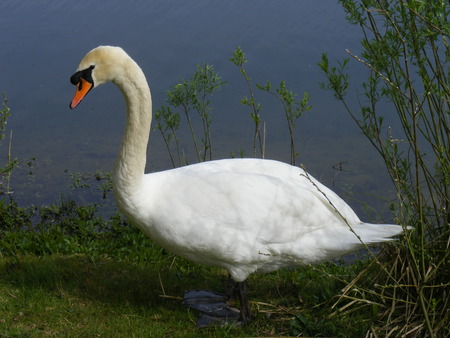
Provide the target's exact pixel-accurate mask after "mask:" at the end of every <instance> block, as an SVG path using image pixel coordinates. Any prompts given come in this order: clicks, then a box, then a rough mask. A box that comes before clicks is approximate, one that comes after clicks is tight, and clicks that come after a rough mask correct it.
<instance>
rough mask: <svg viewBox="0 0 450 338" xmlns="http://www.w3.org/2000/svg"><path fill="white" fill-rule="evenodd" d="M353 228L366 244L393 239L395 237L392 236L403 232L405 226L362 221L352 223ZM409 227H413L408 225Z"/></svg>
mask: <svg viewBox="0 0 450 338" xmlns="http://www.w3.org/2000/svg"><path fill="white" fill-rule="evenodd" d="M352 229H353V231H354V232H355V233H356V234H357V235H358V236H359V237H360V240H361V241H362V242H363V243H365V244H374V243H380V242H386V241H392V240H393V239H394V238H392V237H394V236H397V235H400V234H402V233H403V227H402V226H401V225H397V224H371V223H361V224H356V225H352ZM407 229H411V227H407Z"/></svg>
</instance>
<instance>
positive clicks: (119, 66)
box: [70, 46, 402, 322]
mask: <svg viewBox="0 0 450 338" xmlns="http://www.w3.org/2000/svg"><path fill="white" fill-rule="evenodd" d="M70 81H71V82H72V83H73V84H74V85H76V92H75V95H74V97H73V99H72V101H71V103H70V108H71V109H73V108H75V107H76V106H77V105H78V104H79V103H80V101H81V100H82V99H83V98H84V97H85V95H86V94H87V93H88V92H89V91H90V90H91V89H92V88H95V87H97V86H99V85H101V84H103V83H105V82H108V81H112V82H113V83H115V84H116V85H117V86H118V87H119V88H120V90H121V91H122V94H123V96H124V97H125V100H126V106H127V112H126V113H127V118H126V126H125V132H124V135H123V139H122V144H121V146H120V150H119V153H118V156H117V160H116V163H115V166H114V170H113V183H114V196H115V200H116V203H117V205H118V207H119V209H120V210H121V211H122V212H123V213H124V215H125V216H126V217H127V219H128V220H129V221H131V223H133V224H134V225H136V226H137V227H139V228H140V229H141V230H142V231H143V232H144V233H145V234H146V235H147V236H148V237H150V238H151V239H152V240H153V241H154V242H156V243H157V244H159V245H160V246H161V247H163V248H165V249H167V250H169V251H171V252H173V253H175V254H176V255H179V256H182V257H185V258H187V259H190V260H192V261H194V262H197V263H201V264H207V265H213V266H218V267H222V268H224V269H226V270H227V271H228V272H229V274H230V276H231V278H232V279H233V280H234V281H235V282H236V283H237V285H238V288H237V291H238V296H239V300H240V303H241V312H240V316H241V320H242V321H244V322H249V321H250V320H251V312H250V308H249V306H248V300H247V297H246V292H245V290H246V288H245V287H244V286H245V284H244V283H245V280H246V279H247V277H248V276H249V275H250V274H252V273H254V272H260V273H266V272H270V271H274V270H277V269H279V268H282V267H286V266H294V265H304V264H317V263H321V262H325V261H328V260H331V259H333V258H336V257H338V256H341V255H343V254H346V253H348V252H351V251H354V250H357V249H359V248H361V247H362V246H363V245H362V242H364V243H366V244H372V243H378V242H384V241H388V240H391V237H392V236H395V235H398V234H400V233H402V227H401V226H399V225H392V224H369V223H363V222H361V221H360V220H359V218H358V216H357V215H356V214H355V212H354V211H353V210H352V209H351V208H350V207H349V206H348V205H347V204H346V203H345V202H344V201H343V200H342V199H341V198H340V197H339V196H338V195H336V194H335V193H334V192H333V191H331V190H330V189H328V188H327V187H325V186H324V185H322V184H321V183H320V182H319V181H317V180H316V179H314V178H313V177H312V176H311V175H309V174H308V173H307V172H305V171H304V170H303V169H301V168H298V167H294V166H291V165H288V164H285V163H282V162H278V161H272V160H262V159H225V160H217V161H210V162H204V163H199V164H193V165H189V166H185V167H181V168H176V169H171V170H166V171H161V172H156V173H151V174H145V173H144V170H145V163H146V150H147V143H148V139H149V133H150V124H151V120H152V102H151V95H150V89H149V86H148V83H147V81H146V78H145V75H144V73H143V72H142V70H141V68H140V67H139V66H138V65H137V64H136V62H135V61H134V60H133V59H132V58H131V57H130V56H128V54H127V53H126V52H125V51H124V50H123V49H122V48H120V47H112V46H99V47H97V48H95V49H93V50H92V51H90V52H89V53H88V54H87V55H86V56H85V57H84V58H83V59H82V60H81V62H80V64H79V66H78V68H77V71H76V73H74V74H73V75H72V77H71V78H70Z"/></svg>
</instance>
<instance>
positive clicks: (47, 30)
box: [0, 0, 394, 220]
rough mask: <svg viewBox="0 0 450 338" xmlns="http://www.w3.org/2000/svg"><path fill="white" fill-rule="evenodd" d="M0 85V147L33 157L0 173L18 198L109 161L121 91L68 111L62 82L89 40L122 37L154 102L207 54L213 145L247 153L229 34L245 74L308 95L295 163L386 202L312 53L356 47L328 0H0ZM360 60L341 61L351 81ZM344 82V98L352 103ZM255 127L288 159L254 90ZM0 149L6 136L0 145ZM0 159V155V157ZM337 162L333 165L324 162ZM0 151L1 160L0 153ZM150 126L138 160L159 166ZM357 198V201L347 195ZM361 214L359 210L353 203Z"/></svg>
mask: <svg viewBox="0 0 450 338" xmlns="http://www.w3.org/2000/svg"><path fill="white" fill-rule="evenodd" d="M0 13H1V14H0V23H1V27H2V34H0V45H1V46H2V48H1V49H0V92H5V93H6V95H7V97H8V100H9V102H8V105H9V106H10V108H11V113H12V114H13V116H12V117H11V118H10V120H9V123H8V129H11V130H13V139H12V154H13V156H15V157H18V158H32V157H36V158H37V161H36V162H35V164H34V166H33V168H32V172H33V175H32V176H29V175H25V173H26V171H25V170H21V171H20V172H17V173H16V174H15V175H14V176H13V178H12V182H11V184H12V188H13V189H14V190H15V193H14V194H15V196H16V198H17V199H18V200H20V201H21V202H22V203H35V204H39V203H47V202H51V201H54V200H57V199H59V196H60V193H62V192H64V193H65V194H73V195H75V198H76V192H73V191H70V190H68V189H67V185H68V184H69V183H70V181H69V180H68V178H67V175H66V174H65V173H64V170H65V169H68V170H70V171H71V172H93V171H96V170H104V171H106V170H110V169H111V168H112V164H113V161H114V158H115V153H116V150H117V147H118V145H119V142H120V138H121V135H122V128H123V125H124V114H123V111H124V103H123V99H122V97H121V95H120V92H119V91H118V90H117V89H116V88H115V87H114V86H113V85H111V84H109V85H105V86H102V87H100V88H98V89H96V90H95V92H93V93H91V94H90V95H89V96H88V97H87V99H86V100H84V101H83V103H82V104H81V106H79V107H78V108H77V109H76V110H74V111H71V110H69V108H68V103H69V101H70V99H71V97H72V95H73V92H74V88H73V86H72V85H71V84H70V83H69V77H70V75H71V74H72V73H73V71H74V70H75V69H76V67H77V65H78V62H79V61H80V59H81V58H82V57H83V56H84V55H85V53H86V52H87V51H89V50H90V49H92V48H94V47H96V46H98V45H100V44H110V45H119V46H122V47H123V48H124V49H125V50H126V51H127V52H128V53H129V54H130V55H131V56H132V57H133V58H134V59H135V60H136V61H137V62H138V63H139V64H140V65H141V67H142V68H143V70H144V72H145V73H146V75H147V78H148V80H149V82H150V86H151V89H152V95H153V104H154V109H156V108H158V107H159V106H161V105H162V104H164V100H165V92H166V90H168V89H169V88H170V86H171V85H173V84H175V83H177V82H178V81H179V80H180V78H189V77H190V76H191V75H192V74H193V72H194V70H195V65H197V64H203V63H205V62H208V63H210V64H213V65H214V66H215V68H216V70H217V71H218V72H219V74H220V75H221V76H222V77H223V79H224V80H225V81H227V86H226V87H224V88H223V89H222V90H221V91H220V92H218V93H217V94H216V95H215V96H214V98H213V100H212V102H213V107H214V111H213V147H214V157H215V158H224V157H229V156H230V153H231V152H234V153H239V150H240V149H244V150H245V153H246V154H247V155H248V156H251V154H252V151H251V150H252V121H251V119H250V116H249V112H248V109H247V108H245V107H243V106H242V105H241V104H240V103H239V101H240V99H241V98H242V97H244V96H246V95H248V93H247V91H246V87H245V83H244V80H243V78H242V77H241V75H240V73H239V71H238V69H237V68H236V66H234V65H233V64H232V63H231V62H230V61H229V60H228V59H229V58H230V57H231V54H232V51H233V50H234V49H236V47H237V46H240V47H241V48H242V49H243V50H244V52H245V53H246V56H247V58H248V60H249V62H248V64H247V65H246V66H247V71H248V73H249V74H250V77H251V78H252V81H253V82H254V83H265V81H267V80H270V81H271V82H272V83H273V84H278V83H279V82H280V81H281V80H285V81H286V84H287V86H288V88H290V89H292V90H294V91H296V92H298V93H303V92H304V91H308V92H309V94H310V96H311V97H312V100H311V104H312V106H313V109H312V111H310V112H308V113H305V115H304V116H303V117H302V118H301V119H300V120H299V121H298V123H297V129H296V135H295V137H296V143H297V150H298V151H299V153H300V157H299V159H298V162H299V163H303V164H304V165H305V166H306V168H307V169H308V170H309V171H310V172H311V174H313V175H314V176H316V177H318V178H319V179H321V180H322V181H323V182H324V183H325V184H326V185H328V186H330V187H331V186H334V189H335V190H336V191H337V192H338V193H340V194H341V195H343V197H346V196H348V195H347V194H346V192H349V191H350V192H352V193H355V194H356V195H355V196H354V197H353V198H352V199H347V198H346V199H347V200H348V201H349V202H350V204H352V205H353V206H356V207H357V209H359V211H360V212H359V213H360V214H361V213H363V211H362V210H361V207H360V203H359V202H361V201H362V202H368V203H370V204H372V205H375V207H376V208H378V209H381V210H380V212H382V214H383V215H388V216H389V213H386V205H385V204H384V202H382V201H380V200H379V199H378V198H373V196H381V197H384V198H393V197H394V196H393V191H392V186H391V185H390V184H389V181H388V179H387V175H386V174H385V173H384V168H383V165H382V163H381V161H380V160H379V159H378V157H377V155H376V153H375V151H374V150H373V149H372V148H371V146H370V145H369V143H368V141H366V140H365V139H364V137H363V136H362V135H361V134H360V132H359V131H358V130H357V129H356V127H355V126H354V124H353V122H352V121H351V119H350V117H349V116H348V115H347V114H346V113H345V111H344V110H343V108H342V107H341V106H340V105H339V103H338V102H336V101H335V100H334V98H333V96H332V94H331V93H330V92H325V91H323V90H321V89H319V82H320V81H323V80H324V77H323V75H322V74H321V73H320V71H319V68H318V66H317V65H316V64H317V62H318V61H319V60H320V57H321V53H323V52H327V53H328V55H329V57H330V59H331V60H332V61H335V60H340V59H342V58H343V57H346V56H347V55H346V53H345V49H346V48H348V49H350V50H352V51H353V52H355V53H358V51H359V50H360V48H359V42H358V41H359V39H360V32H359V30H358V29H357V28H356V27H353V26H350V25H349V24H348V23H347V22H346V21H345V15H344V13H343V11H342V9H341V8H340V7H339V5H338V4H337V3H336V2H335V1H330V0H327V1H325V0H322V1H316V0H301V1H299V0H277V1H275V0H272V1H267V0H251V1H235V0H229V1H219V0H195V1H184V0H176V1H163V0H161V1H148V0H146V1H144V0H141V1H128V2H125V1H115V0H114V1H102V2H100V1H76V2H74V1H41V0H28V1H20V2H18V1H2V2H1V4H0ZM365 74H366V72H365V69H364V68H363V67H362V66H360V65H358V64H355V63H353V65H352V68H351V76H352V79H353V81H354V82H355V83H357V82H359V81H360V80H361V79H363V78H364V76H365ZM356 93H357V92H356V88H354V89H353V92H352V95H353V96H355V101H354V102H353V104H355V106H356V105H357V101H356ZM256 94H257V100H258V101H260V102H261V103H262V105H263V111H262V113H261V114H262V119H263V120H264V121H265V122H266V129H267V140H266V142H267V153H266V157H267V158H274V159H279V160H282V161H289V143H288V140H289V139H288V130H287V127H286V121H285V120H284V117H283V111H282V109H281V106H280V105H279V102H277V101H275V100H273V99H272V98H271V97H269V96H268V95H267V94H265V93H263V92H256ZM5 153H6V142H4V143H3V144H2V146H1V147H0V155H1V156H4V154H5ZM2 161H3V160H2ZM340 162H342V163H343V169H344V170H345V171H337V170H335V169H333V165H335V164H337V163H340ZM2 163H3V162H2ZM170 166H171V165H170V162H169V157H168V154H167V152H166V151H165V149H164V146H163V143H162V139H161V137H160V135H158V134H157V133H153V134H152V135H151V137H150V145H149V160H148V171H154V170H163V169H167V168H170ZM356 200H358V201H359V202H356ZM361 216H362V218H363V219H366V220H367V217H364V215H361Z"/></svg>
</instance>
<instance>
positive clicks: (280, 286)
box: [0, 254, 348, 337]
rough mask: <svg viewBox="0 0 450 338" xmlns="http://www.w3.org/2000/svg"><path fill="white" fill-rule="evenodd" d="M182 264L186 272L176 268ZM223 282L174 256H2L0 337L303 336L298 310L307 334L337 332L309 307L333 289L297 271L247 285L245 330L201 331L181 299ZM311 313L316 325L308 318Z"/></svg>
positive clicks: (217, 275) (209, 270) (218, 276)
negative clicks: (249, 318)
mask: <svg viewBox="0 0 450 338" xmlns="http://www.w3.org/2000/svg"><path fill="white" fill-rule="evenodd" d="M170 263H172V262H170ZM186 264H187V265H188V268H187V269H180V267H185V266H186ZM313 274H315V276H313ZM226 281H227V276H226V274H225V273H224V272H223V271H221V270H219V269H215V268H208V267H202V266H197V265H192V264H191V263H189V262H186V261H183V260H182V259H179V258H177V259H176V260H175V263H173V264H167V265H166V266H159V267H158V266H157V265H156V264H155V265H154V264H151V263H148V264H137V263H130V262H126V261H115V260H113V259H110V258H106V257H104V258H98V259H92V258H90V257H88V256H86V255H70V256H69V255H58V254H55V255H49V256H43V257H37V256H32V255H27V256H20V257H14V258H3V259H1V261H0V290H1V291H0V318H1V319H0V336H2V337H15V336H27V337H28V336H29V337H39V336H83V337H93V336H102V337H113V336H115V337H117V336H124V337H125V336H127V337H132V336H136V337H145V336H152V337H162V336H169V337H172V336H173V337H189V336H196V337H199V336H200V337H203V336H204V337H215V336H218V337H225V336H233V337H235V336H272V335H288V334H290V333H291V332H292V331H293V330H294V331H295V330H301V331H305V328H302V327H298V326H299V324H297V327H295V326H292V325H291V322H292V319H293V318H295V317H296V316H298V315H299V313H301V312H302V311H304V313H305V314H302V315H301V318H303V320H304V323H305V324H304V325H305V327H306V326H308V330H310V331H311V332H313V333H316V334H317V333H318V332H320V331H322V332H324V333H327V332H328V334H330V333H332V334H333V335H337V334H338V332H332V331H335V330H336V329H339V325H337V324H338V323H337V322H330V321H327V323H328V324H327V325H328V326H329V327H326V325H325V324H326V322H325V321H324V319H321V318H320V316H317V315H318V314H319V313H320V310H318V309H316V310H314V309H312V308H309V307H310V306H311V305H310V304H309V303H310V302H311V300H312V301H314V302H317V304H320V303H321V302H323V301H324V300H325V299H327V298H329V297H330V294H331V292H330V290H331V289H329V288H328V289H324V290H318V286H319V287H320V285H322V286H323V284H321V283H317V284H316V285H313V284H315V283H314V281H316V282H317V281H319V282H320V278H318V273H317V272H314V270H311V271H309V270H304V271H303V272H302V269H300V271H296V270H285V271H282V272H280V273H274V274H269V275H266V276H258V275H255V278H251V279H250V284H251V289H250V290H251V293H250V298H251V299H252V302H251V304H252V308H253V311H254V312H255V313H256V314H257V317H256V319H255V321H254V322H253V323H252V324H251V325H249V326H248V327H245V328H242V327H231V326H228V327H223V328H208V329H198V328H197V327H196V326H195V322H196V320H197V316H198V314H197V313H196V312H195V311H193V310H189V309H187V308H186V307H184V306H183V305H182V304H181V299H180V297H181V296H182V295H183V293H184V291H185V290H188V289H192V288H202V289H203V288H205V289H213V290H220V289H224V288H225V287H226ZM323 281H327V280H326V279H323ZM326 284H329V281H327V282H326ZM332 284H333V283H332ZM304 298H307V299H304ZM235 305H237V304H235ZM314 311H316V313H315V314H314V316H317V319H318V320H317V321H316V320H315V319H312V317H311V314H312V313H313V312H314ZM346 329H347V330H348V327H347V328H346ZM326 331H327V332H326ZM345 332H348V331H342V333H343V334H344V333H345Z"/></svg>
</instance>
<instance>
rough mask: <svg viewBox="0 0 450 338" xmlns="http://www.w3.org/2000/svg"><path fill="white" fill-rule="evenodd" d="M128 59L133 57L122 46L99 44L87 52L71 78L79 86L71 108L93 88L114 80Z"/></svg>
mask: <svg viewBox="0 0 450 338" xmlns="http://www.w3.org/2000/svg"><path fill="white" fill-rule="evenodd" d="M128 60H131V58H130V57H129V56H128V54H127V53H125V51H124V50H123V49H122V48H120V47H112V46H99V47H97V48H94V49H93V50H91V51H90V52H89V53H87V54H86V56H85V57H84V58H83V59H82V60H81V62H80V64H79V65H78V68H77V71H76V72H75V73H74V74H73V75H72V76H71V78H70V82H72V84H74V85H75V86H76V87H77V88H76V91H75V95H74V96H73V99H72V101H71V102H70V105H69V106H70V108H71V109H73V108H75V107H76V106H77V105H78V104H79V103H80V102H81V100H83V98H84V97H85V96H86V95H87V93H89V91H90V90H91V89H92V88H95V87H97V86H99V85H101V84H103V83H105V82H109V81H113V82H114V81H115V79H116V78H117V76H120V73H121V70H122V69H124V68H126V67H125V63H126V62H127V61H128Z"/></svg>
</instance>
